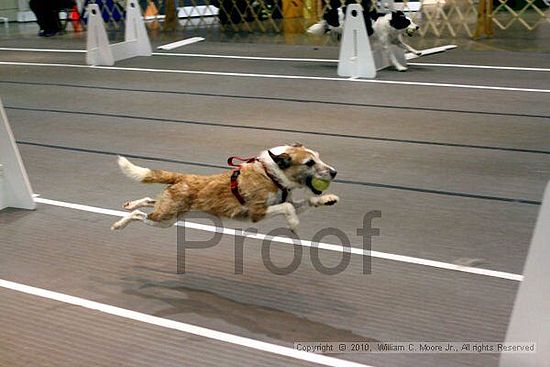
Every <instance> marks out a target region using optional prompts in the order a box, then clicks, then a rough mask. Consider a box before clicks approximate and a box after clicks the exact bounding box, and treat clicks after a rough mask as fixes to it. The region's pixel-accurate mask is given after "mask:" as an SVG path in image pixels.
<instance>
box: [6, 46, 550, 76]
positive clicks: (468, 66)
mask: <svg viewBox="0 0 550 367" xmlns="http://www.w3.org/2000/svg"><path fill="white" fill-rule="evenodd" d="M0 51H21V52H25V51H30V52H59V53H86V50H75V49H73V50H60V49H52V48H16V47H0ZM153 55H154V56H178V57H203V58H215V59H240V60H257V61H291V62H328V63H337V62H338V60H336V59H315V58H299V57H262V56H237V55H218V54H195V53H170V52H153ZM409 65H415V66H430V67H445V68H464V69H492V70H515V71H541V72H550V68H532V67H523V66H498V65H475V64H448V63H447V64H437V63H426V62H410V63H409Z"/></svg>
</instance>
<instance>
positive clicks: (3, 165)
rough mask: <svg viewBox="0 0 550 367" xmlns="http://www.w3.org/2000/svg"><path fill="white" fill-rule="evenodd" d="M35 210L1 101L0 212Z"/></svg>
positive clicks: (29, 186)
mask: <svg viewBox="0 0 550 367" xmlns="http://www.w3.org/2000/svg"><path fill="white" fill-rule="evenodd" d="M7 207H13V208H22V209H35V208H36V204H35V202H34V199H33V197H32V188H31V184H30V182H29V178H28V176H27V172H26V171H25V167H24V166H23V161H22V160H21V155H20V154H19V150H18V149H17V145H16V144H15V139H14V137H13V133H12V131H11V128H10V124H9V122H8V117H7V115H6V111H4V106H3V105H2V100H0V210H1V209H4V208H7Z"/></svg>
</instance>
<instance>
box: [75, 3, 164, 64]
mask: <svg viewBox="0 0 550 367" xmlns="http://www.w3.org/2000/svg"><path fill="white" fill-rule="evenodd" d="M152 54H153V49H152V48H151V42H150V41H149V36H148V35H147V30H146V29H145V24H144V23H143V18H142V16H141V9H140V7H139V5H138V4H137V0H128V1H127V3H126V28H125V34H124V42H119V43H115V44H112V45H110V44H109V39H108V38H107V32H106V31H105V24H104V22H103V17H102V16H101V11H100V10H99V6H98V5H97V4H90V5H88V35H87V44H86V63H87V64H88V65H107V66H112V65H114V63H115V61H120V60H124V59H128V58H130V57H135V56H151V55H152Z"/></svg>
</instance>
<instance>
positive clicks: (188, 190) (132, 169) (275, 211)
mask: <svg viewBox="0 0 550 367" xmlns="http://www.w3.org/2000/svg"><path fill="white" fill-rule="evenodd" d="M118 164H119V166H120V168H121V170H122V172H124V174H126V176H128V177H129V178H131V179H134V180H136V181H140V182H143V183H160V184H166V185H168V186H167V187H166V188H165V189H164V191H163V192H162V193H161V194H160V195H159V196H158V197H157V199H156V200H155V199H151V198H148V197H147V198H143V199H139V200H134V201H129V202H127V203H125V204H124V208H125V209H127V210H132V212H131V213H129V215H127V216H126V217H124V218H122V219H120V220H119V221H117V222H116V223H114V224H113V225H112V227H111V229H112V230H117V229H122V228H124V227H126V226H127V225H128V224H129V223H130V222H132V221H141V222H143V223H146V224H149V225H152V226H157V227H170V226H172V225H173V224H174V223H175V222H176V221H177V219H178V217H179V216H181V215H183V214H184V213H186V212H188V211H190V210H198V211H203V212H207V213H209V214H212V215H215V216H218V217H226V218H235V219H249V220H252V221H253V222H257V221H259V220H261V219H264V218H267V217H270V216H274V215H284V216H285V217H286V220H287V222H288V226H289V228H290V229H291V230H292V231H296V228H297V227H298V224H299V220H298V216H297V214H299V213H301V212H303V211H305V210H306V209H308V208H310V207H318V206H323V205H333V204H335V203H337V202H338V200H339V199H338V197H337V196H336V195H331V194H325V195H321V194H322V193H321V192H319V191H317V190H316V189H315V188H314V187H313V185H312V183H311V180H312V179H313V178H314V177H316V178H320V179H323V180H332V179H333V178H334V177H335V176H336V170H334V168H332V167H331V166H329V165H327V164H326V163H324V162H323V161H322V160H321V159H320V158H319V153H317V152H315V151H313V150H310V149H307V148H306V147H304V146H303V145H301V144H298V143H296V144H292V145H285V146H280V147H275V148H272V149H270V150H265V151H263V152H262V153H261V154H260V155H259V156H258V157H257V158H256V160H255V161H252V162H248V163H244V164H243V165H242V166H241V169H240V175H239V177H238V179H237V180H238V181H237V182H238V190H239V193H240V195H241V196H242V198H243V199H244V203H243V204H241V203H240V202H239V200H238V199H237V197H236V196H235V195H234V194H233V192H232V191H231V174H232V173H231V172H229V171H228V172H224V173H220V174H217V175H210V176H204V175H193V174H185V173H175V172H168V171H162V170H151V169H149V168H143V167H138V166H136V165H134V164H132V163H131V162H130V161H129V160H127V159H126V158H124V157H119V158H118ZM274 180H276V181H277V183H278V185H279V186H281V187H283V188H285V189H287V190H289V195H288V198H287V201H286V202H283V195H282V191H281V190H280V189H279V186H278V185H277V184H276V183H275V182H274ZM302 187H308V188H309V189H310V190H311V191H312V192H313V193H314V194H316V195H321V196H313V197H310V198H309V199H307V200H301V201H296V202H295V201H292V197H291V195H290V193H291V191H290V190H293V189H297V188H302ZM141 207H153V208H154V209H153V211H152V212H151V213H149V214H146V213H144V212H142V211H140V210H138V208H141Z"/></svg>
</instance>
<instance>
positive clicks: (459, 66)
mask: <svg viewBox="0 0 550 367" xmlns="http://www.w3.org/2000/svg"><path fill="white" fill-rule="evenodd" d="M407 64H408V65H415V66H433V67H442V68H463V69H492V70H515V71H543V72H550V69H546V68H528V67H521V66H496V65H473V64H472V65H470V64H433V63H428V62H409V63H407Z"/></svg>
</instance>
